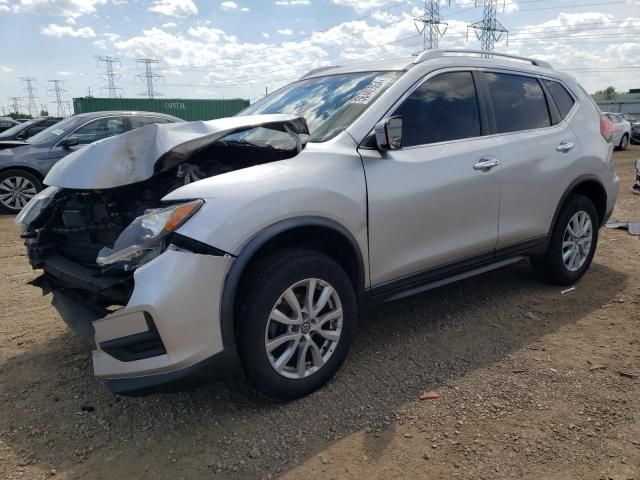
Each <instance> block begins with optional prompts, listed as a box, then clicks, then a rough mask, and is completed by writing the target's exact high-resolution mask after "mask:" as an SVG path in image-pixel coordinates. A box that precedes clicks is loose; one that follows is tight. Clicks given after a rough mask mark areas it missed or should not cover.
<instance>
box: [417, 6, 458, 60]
mask: <svg viewBox="0 0 640 480" xmlns="http://www.w3.org/2000/svg"><path fill="white" fill-rule="evenodd" d="M449 5H451V2H449ZM413 23H414V24H415V26H416V29H417V30H418V33H419V34H420V35H422V37H423V42H422V45H423V50H431V49H434V48H438V40H439V39H440V37H442V36H443V35H444V33H445V32H446V31H447V23H446V22H443V21H442V17H441V16H440V0H425V2H424V13H423V14H422V15H421V16H420V17H416V18H414V19H413ZM442 26H444V29H443V30H440V29H441V27H442Z"/></svg>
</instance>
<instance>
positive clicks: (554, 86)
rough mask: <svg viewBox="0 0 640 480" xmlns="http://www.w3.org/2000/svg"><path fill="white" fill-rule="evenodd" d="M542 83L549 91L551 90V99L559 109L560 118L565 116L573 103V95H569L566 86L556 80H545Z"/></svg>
mask: <svg viewBox="0 0 640 480" xmlns="http://www.w3.org/2000/svg"><path fill="white" fill-rule="evenodd" d="M544 83H545V85H546V86H547V88H548V89H549V92H551V96H552V97H553V101H554V102H555V104H556V107H558V110H559V111H560V115H561V116H562V118H564V117H566V116H567V114H568V113H569V111H570V110H571V109H572V108H573V104H574V103H575V102H574V101H573V97H572V96H571V95H569V92H567V90H566V88H564V87H563V86H562V85H560V84H559V83H558V82H554V81H552V80H545V81H544Z"/></svg>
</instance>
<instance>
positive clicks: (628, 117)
mask: <svg viewBox="0 0 640 480" xmlns="http://www.w3.org/2000/svg"><path fill="white" fill-rule="evenodd" d="M622 117H623V118H624V119H625V120H627V121H628V122H637V121H638V119H637V118H636V117H634V116H633V115H629V114H628V113H625V114H624V115H622Z"/></svg>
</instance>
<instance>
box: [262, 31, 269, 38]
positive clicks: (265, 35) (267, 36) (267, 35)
mask: <svg viewBox="0 0 640 480" xmlns="http://www.w3.org/2000/svg"><path fill="white" fill-rule="evenodd" d="M262 37H263V38H271V35H269V34H268V33H267V32H262Z"/></svg>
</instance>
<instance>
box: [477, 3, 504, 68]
mask: <svg viewBox="0 0 640 480" xmlns="http://www.w3.org/2000/svg"><path fill="white" fill-rule="evenodd" d="M483 1H484V8H483V11H482V20H480V21H479V22H475V23H472V24H471V25H469V26H468V27H467V40H469V29H470V28H472V29H473V30H474V31H475V34H476V37H477V38H478V40H480V44H481V47H480V48H481V50H482V51H484V52H493V50H494V46H495V43H496V42H497V41H499V40H500V39H501V38H502V35H503V34H506V35H507V45H508V44H509V30H507V29H506V28H505V26H504V25H502V24H501V23H500V22H499V21H498V19H497V18H496V16H497V12H498V0H483ZM477 5H478V1H477V0H476V6H477ZM505 5H506V0H504V1H503V4H502V9H503V10H504V7H505ZM484 56H485V57H490V56H491V55H489V54H486V53H485V54H484Z"/></svg>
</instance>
